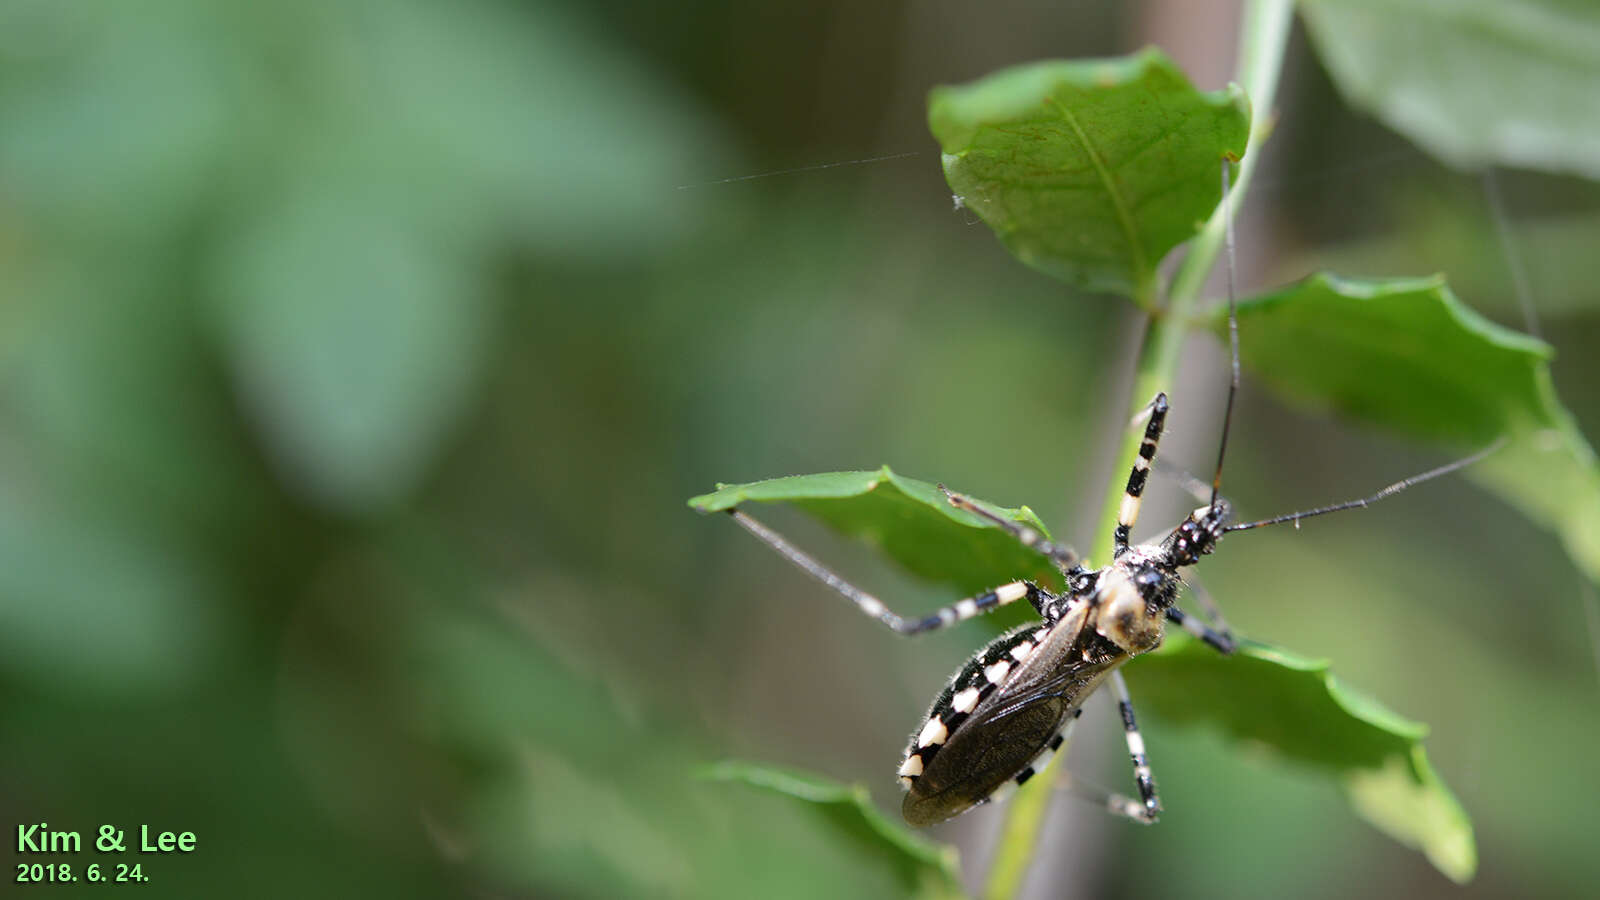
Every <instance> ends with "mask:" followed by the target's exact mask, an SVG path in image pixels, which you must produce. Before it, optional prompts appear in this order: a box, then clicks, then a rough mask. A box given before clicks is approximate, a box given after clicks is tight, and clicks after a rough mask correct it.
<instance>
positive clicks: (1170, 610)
mask: <svg viewBox="0 0 1600 900" xmlns="http://www.w3.org/2000/svg"><path fill="white" fill-rule="evenodd" d="M1184 583H1185V584H1187V585H1188V586H1189V591H1190V593H1192V594H1194V598H1195V602H1196V603H1198V604H1199V605H1200V611H1201V612H1202V613H1203V614H1204V615H1205V617H1206V618H1207V619H1208V620H1210V624H1209V626H1208V625H1207V623H1206V622H1202V621H1200V619H1199V617H1198V616H1192V615H1189V614H1188V613H1185V612H1184V611H1183V610H1181V609H1178V608H1177V607H1176V606H1169V607H1167V618H1168V619H1171V620H1172V624H1174V625H1177V626H1179V627H1181V628H1182V629H1183V630H1184V631H1187V632H1189V633H1190V634H1192V635H1194V636H1195V637H1197V638H1199V639H1200V640H1202V641H1205V642H1206V643H1207V644H1210V645H1211V646H1212V647H1213V648H1215V649H1216V650H1217V651H1218V652H1220V653H1223V654H1230V653H1232V652H1233V651H1234V650H1235V649H1236V648H1237V647H1238V641H1236V640H1234V637H1233V629H1232V628H1229V627H1228V620H1226V619H1224V618H1223V617H1222V610H1221V609H1220V608H1219V607H1218V606H1217V601H1216V600H1213V599H1212V598H1211V592H1210V591H1207V590H1206V589H1205V588H1204V587H1201V585H1200V582H1199V581H1198V580H1196V579H1195V577H1194V575H1193V573H1190V574H1189V575H1188V576H1186V577H1185V579H1184Z"/></svg>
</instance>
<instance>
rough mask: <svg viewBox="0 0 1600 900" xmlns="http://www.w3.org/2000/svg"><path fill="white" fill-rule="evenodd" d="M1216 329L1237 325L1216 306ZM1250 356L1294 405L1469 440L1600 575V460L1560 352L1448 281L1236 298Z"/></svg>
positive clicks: (1348, 285)
mask: <svg viewBox="0 0 1600 900" xmlns="http://www.w3.org/2000/svg"><path fill="white" fill-rule="evenodd" d="M1211 324H1212V326H1213V327H1214V328H1215V329H1217V330H1218V331H1219V333H1220V332H1224V331H1225V329H1226V328H1227V312H1226V310H1225V309H1219V310H1218V311H1217V312H1216V313H1215V314H1214V316H1213V319H1212V323H1211ZM1239 335H1240V340H1239V346H1240V352H1241V357H1242V361H1243V363H1244V365H1246V366H1248V367H1249V368H1250V369H1251V370H1252V371H1253V372H1255V373H1257V374H1258V375H1260V376H1261V377H1263V378H1264V379H1265V380H1266V381H1267V383H1268V384H1269V385H1271V386H1272V387H1273V388H1275V389H1276V390H1278V391H1280V392H1281V393H1283V394H1284V395H1285V396H1286V397H1287V398H1288V399H1289V400H1290V401H1292V402H1295V403H1298V404H1300V405H1302V406H1305V407H1308V408H1311V409H1314V410H1329V411H1333V412H1337V413H1339V414H1341V415H1344V416H1347V417H1349V418H1351V419H1354V420H1356V421H1358V422H1363V423H1367V424H1372V425H1377V426H1380V427H1382V428H1385V429H1387V430H1390V431H1394V432H1397V433H1399V434H1402V435H1406V436H1408V437H1413V438H1418V439H1421V440H1426V441H1432V442H1437V443H1442V444H1447V445H1450V446H1451V447H1453V448H1458V449H1464V448H1474V447H1481V446H1484V445H1486V444H1488V443H1490V442H1491V441H1493V440H1494V439H1495V438H1497V437H1499V436H1500V435H1506V436H1508V438H1509V442H1508V443H1507V445H1506V446H1505V447H1504V448H1502V449H1501V450H1500V451H1498V452H1497V453H1495V454H1494V455H1492V456H1490V457H1489V458H1488V459H1485V460H1483V461H1482V462H1479V463H1477V464H1475V465H1473V466H1471V467H1470V468H1468V469H1466V470H1465V472H1464V474H1465V475H1466V477H1468V478H1471V479H1472V480H1474V481H1476V482H1478V483H1480V484H1482V485H1484V486H1485V487H1488V488H1489V489H1490V490H1493V491H1494V492H1495V493H1497V494H1498V495H1500V496H1501V497H1502V498H1503V499H1504V500H1505V501H1506V502H1508V503H1510V504H1511V505H1512V506H1515V507H1517V508H1518V509H1520V510H1521V511H1522V512H1523V513H1524V514H1526V515H1527V516H1528V517H1530V518H1531V519H1533V520H1534V521H1537V522H1539V523H1541V524H1543V525H1544V526H1546V527H1547V528H1550V529H1551V530H1553V531H1555V532H1556V533H1557V534H1558V535H1560V537H1561V539H1562V542H1563V543H1564V545H1565V546H1566V548H1567V552H1568V553H1570V554H1571V555H1572V557H1573V559H1574V560H1575V561H1576V562H1577V564H1578V565H1579V567H1580V568H1582V569H1583V570H1584V571H1585V572H1586V573H1587V574H1588V575H1589V577H1590V578H1591V579H1593V580H1595V581H1597V582H1600V465H1597V463H1596V460H1595V454H1594V450H1593V449H1592V448H1591V447H1590V446H1589V444H1588V442H1587V441H1586V440H1585V439H1584V437H1583V434H1582V433H1581V432H1579V431H1578V426H1577V423H1576V422H1575V421H1574V420H1573V418H1572V414H1571V413H1569V412H1568V411H1567V410H1566V408H1565V407H1563V406H1562V405H1561V402H1560V400H1559V399H1558V398H1557V397H1556V394H1555V388H1554V386H1553V385H1552V383H1551V379H1550V359H1551V356H1552V353H1553V351H1552V350H1551V349H1550V347H1549V345H1547V344H1545V343H1544V342H1542V341H1539V340H1536V339H1534V338H1531V337H1528V336H1526V335H1522V334H1518V333H1517V332H1514V331H1511V330H1509V329H1506V328H1502V327H1501V326H1499V325H1496V324H1494V323H1493V322H1490V321H1488V320H1487V319H1484V318H1483V317H1481V316H1479V315H1478V314H1477V313H1475V312H1473V311H1472V310H1470V309H1468V308H1467V307H1465V306H1464V305H1462V303H1461V302H1460V301H1459V300H1457V299H1456V297H1455V295H1454V294H1453V293H1451V291H1450V289H1449V287H1447V286H1446V284H1445V282H1444V279H1443V278H1442V277H1432V278H1413V279H1389V280H1381V281H1356V280H1349V279H1344V278H1339V277H1336V276H1333V275H1328V274H1320V275H1314V276H1312V277H1311V278H1308V279H1306V280H1305V281H1302V282H1300V283H1298V284H1295V285H1292V286H1290V287H1288V288H1285V289H1284V290H1281V291H1277V292H1274V293H1271V294H1266V295H1263V296H1259V297H1254V298H1251V299H1249V300H1246V301H1244V302H1243V303H1241V304H1240V305H1239Z"/></svg>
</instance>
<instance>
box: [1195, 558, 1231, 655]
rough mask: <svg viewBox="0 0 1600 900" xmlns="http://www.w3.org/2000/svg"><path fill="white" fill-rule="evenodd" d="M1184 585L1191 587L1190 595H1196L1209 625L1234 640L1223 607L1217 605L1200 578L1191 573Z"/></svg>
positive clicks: (1202, 613)
mask: <svg viewBox="0 0 1600 900" xmlns="http://www.w3.org/2000/svg"><path fill="white" fill-rule="evenodd" d="M1183 583H1184V584H1186V585H1188V586H1189V593H1191V594H1194V599H1195V601H1196V602H1197V603H1199V604H1200V613H1201V615H1204V616H1205V617H1206V620H1207V624H1209V625H1210V626H1211V627H1212V628H1213V629H1215V630H1216V631H1217V632H1218V633H1219V634H1222V635H1224V636H1226V637H1227V638H1228V639H1229V640H1232V639H1233V628H1232V627H1231V626H1229V625H1228V620H1227V619H1226V618H1224V617H1223V615H1222V607H1220V606H1218V605H1217V601H1216V599H1215V598H1213V597H1212V596H1211V592H1210V591H1208V590H1206V588H1205V585H1203V584H1201V583H1200V578H1199V576H1197V575H1195V574H1194V572H1193V571H1191V572H1189V573H1188V574H1187V575H1185V576H1184V579H1183Z"/></svg>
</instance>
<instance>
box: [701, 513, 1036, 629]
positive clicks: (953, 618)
mask: <svg viewBox="0 0 1600 900" xmlns="http://www.w3.org/2000/svg"><path fill="white" fill-rule="evenodd" d="M728 513H729V514H730V515H732V516H733V520H734V521H735V522H738V523H739V524H740V525H742V526H743V527H744V529H745V530H746V531H748V532H750V533H751V534H753V535H755V536H756V537H757V538H759V539H760V540H761V541H762V542H763V543H765V544H766V545H767V546H769V547H771V548H772V549H774V550H776V551H778V554H779V555H780V556H782V557H783V558H785V559H787V560H789V562H792V563H794V564H795V566H797V567H798V568H799V569H800V570H801V571H803V572H805V573H806V574H807V575H810V576H811V577H812V578H815V579H816V580H818V581H820V582H822V583H823V584H825V585H827V586H828V587H830V588H833V589H834V590H835V591H837V592H838V593H839V594H841V595H843V596H844V598H845V599H846V600H849V601H850V602H851V603H854V604H855V605H856V607H857V608H858V609H860V610H861V611H862V612H864V613H866V614H867V615H869V616H871V617H872V618H874V619H877V620H878V621H880V622H882V623H883V624H885V625H887V626H889V627H890V628H892V629H894V630H895V631H896V632H898V633H900V634H921V633H922V632H924V631H934V630H936V629H939V628H944V627H945V626H947V625H954V624H955V623H957V622H961V621H964V620H966V619H970V618H972V617H973V616H977V615H982V614H984V613H987V612H993V611H994V610H996V609H999V608H1000V607H1002V606H1005V605H1006V604H1007V603H1012V602H1015V601H1017V600H1021V599H1024V598H1026V599H1027V601H1028V603H1029V604H1031V605H1032V606H1033V608H1034V611H1036V612H1038V613H1040V615H1043V614H1044V609H1045V603H1046V601H1047V600H1052V599H1054V597H1053V595H1051V594H1050V593H1049V592H1047V591H1044V590H1042V589H1040V588H1039V587H1038V586H1037V585H1034V584H1033V583H1031V582H1027V581H1013V582H1011V583H1010V584H1002V585H1001V586H999V587H997V588H995V589H994V590H992V591H986V592H984V593H982V594H979V595H977V596H976V597H968V598H966V599H965V600H958V601H956V602H955V603H952V604H950V605H949V606H946V607H944V608H942V609H939V610H936V611H934V612H932V613H929V614H928V615H926V616H924V617H922V618H920V619H919V618H909V619H908V618H904V617H902V616H900V615H898V614H897V613H895V612H894V611H893V610H891V609H889V607H887V606H885V605H884V603H883V601H882V600H879V599H878V598H877V597H874V596H872V595H871V594H869V593H867V592H866V591H863V590H861V589H860V588H858V587H856V586H855V585H853V584H851V583H850V582H848V581H845V580H844V579H843V578H840V577H839V576H838V575H836V574H834V573H833V571H832V570H830V569H828V568H827V567H825V566H823V565H822V564H821V563H819V562H817V561H816V560H814V559H812V558H811V557H810V556H808V555H806V553H805V552H804V551H802V550H800V549H799V548H798V547H796V546H794V545H793V544H791V543H789V542H788V541H786V540H784V539H783V537H782V536H781V535H779V534H778V533H777V532H775V531H773V530H772V529H770V528H768V527H767V526H765V525H763V524H761V523H760V522H757V521H756V520H755V519H752V518H751V517H749V516H747V515H745V514H744V513H742V512H740V511H738V510H737V509H730V510H728Z"/></svg>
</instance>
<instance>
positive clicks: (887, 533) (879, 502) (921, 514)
mask: <svg viewBox="0 0 1600 900" xmlns="http://www.w3.org/2000/svg"><path fill="white" fill-rule="evenodd" d="M750 501H755V502H760V503H789V504H792V505H794V506H796V507H799V508H800V509H803V510H805V511H806V512H807V513H809V514H811V515H812V516H814V517H816V518H817V519H819V520H821V521H822V522H823V523H824V524H826V525H827V526H828V527H830V528H832V529H833V530H835V531H837V532H839V533H840V534H844V535H847V536H849V537H853V538H858V539H860V540H863V541H866V542H867V543H869V544H871V545H873V546H875V547H877V548H879V549H880V550H881V551H883V552H884V553H885V554H887V555H888V556H889V558H891V559H893V560H894V561H896V562H898V563H900V565H902V566H904V567H905V568H906V569H907V570H908V571H910V572H912V573H913V574H916V575H920V576H921V577H923V578H926V579H929V580H930V581H937V582H942V583H945V584H949V585H953V586H955V587H956V588H957V589H959V590H960V591H962V592H963V593H967V594H975V593H977V592H979V591H983V590H986V589H988V588H991V587H994V586H995V585H999V584H1004V583H1006V582H1009V581H1015V580H1017V579H1019V578H1028V579H1032V580H1034V581H1040V582H1045V583H1055V582H1058V581H1059V580H1060V578H1059V575H1058V573H1057V572H1056V571H1055V569H1054V568H1052V567H1051V566H1050V564H1049V563H1048V562H1046V561H1045V560H1044V558H1043V557H1041V556H1040V555H1039V554H1037V553H1035V552H1033V551H1031V550H1029V549H1027V548H1026V547H1023V546H1022V545H1021V544H1019V543H1017V541H1016V539H1015V538H1013V537H1011V536H1010V535H1008V534H1006V533H1005V532H1003V531H1001V530H1000V529H999V528H996V527H995V526H994V525H992V524H990V523H989V522H987V521H985V520H984V519H982V518H980V517H978V516H976V515H974V514H972V513H970V512H967V511H966V510H961V509H956V508H955V507H953V506H951V505H950V504H949V503H948V502H946V501H945V499H944V496H943V495H942V494H940V493H939V489H938V488H937V487H936V486H934V485H932V484H929V483H928V482H926V481H918V480H916V479H914V478H906V477H905V476H903V475H897V474H895V473H894V472H892V471H890V469H889V467H888V466H884V467H883V468H881V469H878V470H876V471H863V472H827V473H823V474H818V475H791V476H789V477H786V478H773V479H769V480H767V481H757V482H752V483H750V484H733V485H718V489H717V490H716V491H715V492H713V493H710V494H704V495H702V496H699V497H695V498H693V499H691V500H690V501H689V505H690V506H692V507H694V508H695V509H698V510H700V511H701V512H719V511H721V510H726V509H732V508H733V507H735V506H738V505H739V504H741V503H745V502H750ZM977 502H978V503H979V504H980V505H981V506H983V507H985V508H986V509H988V510H989V511H990V512H993V513H995V514H996V515H998V516H1001V517H1003V518H1007V519H1011V520H1013V521H1016V522H1021V523H1023V524H1025V525H1027V526H1029V527H1031V528H1035V529H1037V530H1038V531H1039V532H1040V533H1041V534H1043V535H1045V536H1046V537H1048V536H1049V531H1048V530H1046V529H1045V527H1044V523H1042V522H1040V521H1039V518H1038V517H1037V516H1035V515H1034V514H1033V510H1031V509H1028V508H1027V507H1026V506H1023V507H1019V508H1017V509H1008V508H1006V507H1003V506H996V505H994V504H991V503H985V502H983V501H981V500H980V501H977Z"/></svg>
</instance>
